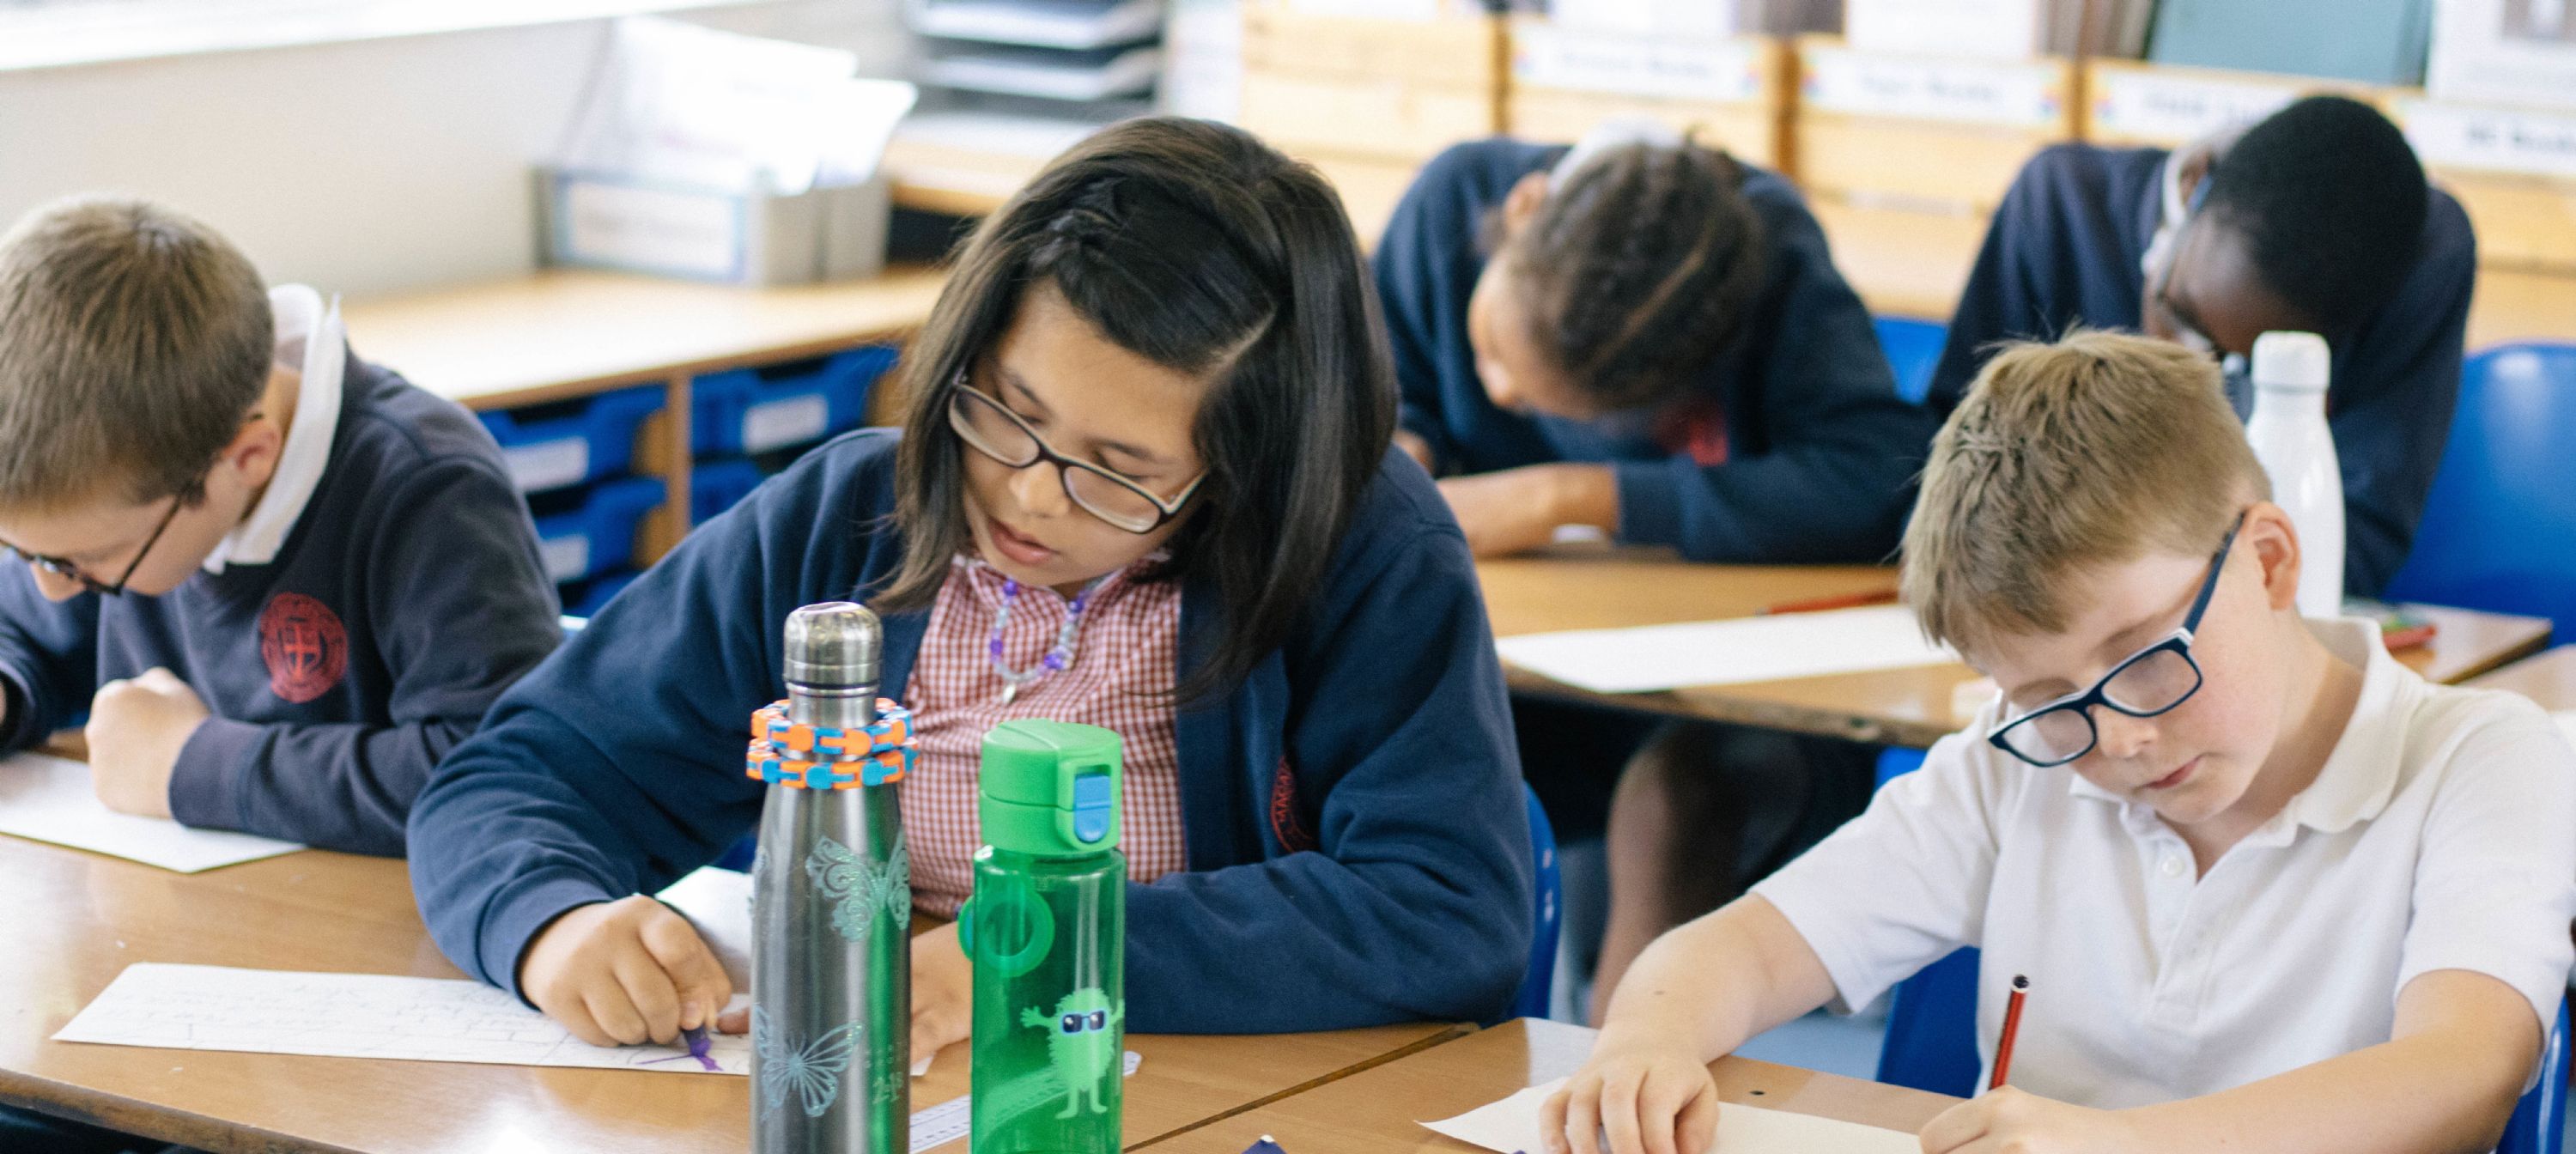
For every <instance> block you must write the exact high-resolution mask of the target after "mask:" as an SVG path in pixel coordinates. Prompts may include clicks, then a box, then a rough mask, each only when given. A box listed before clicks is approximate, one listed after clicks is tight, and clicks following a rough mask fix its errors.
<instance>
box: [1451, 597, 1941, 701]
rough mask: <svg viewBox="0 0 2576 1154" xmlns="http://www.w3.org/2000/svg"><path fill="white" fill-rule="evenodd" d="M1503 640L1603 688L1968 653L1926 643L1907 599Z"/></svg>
mask: <svg viewBox="0 0 2576 1154" xmlns="http://www.w3.org/2000/svg"><path fill="white" fill-rule="evenodd" d="M1494 644H1495V648H1497V649H1499V650H1500V651H1501V652H1502V655H1503V660H1505V661H1508V662H1510V663H1512V664H1514V665H1517V666H1520V667H1521V668H1523V669H1526V670H1529V671H1530V672H1532V673H1537V674H1541V675H1543V676H1546V677H1550V678H1554V679H1555V680H1558V681H1562V682H1564V683H1566V684H1567V685H1571V686H1574V687H1576V688H1578V689H1588V690H1591V691H1592V692H1594V693H1647V692H1654V691H1657V690H1665V689H1680V688H1683V687H1685V686H1691V685H1732V684H1740V683H1743V682H1749V681H1779V680H1782V679H1785V678H1791V677H1815V676H1820V675H1822V674H1828V673H1861V672H1866V671H1869V670H1875V669H1904V668H1907V667H1910V666H1917V665H1945V664H1948V663H1950V662H1953V661H1956V660H1958V655H1957V654H1955V653H1952V652H1951V651H1950V650H1949V649H1948V648H1946V647H1943V646H1938V645H1934V644H1932V643H1931V642H1929V641H1925V640H1924V639H1923V631H1922V629H1921V628H1920V627H1918V626H1917V625H1916V624H1915V622H1914V613H1913V611H1912V610H1909V609H1907V608H1905V607H1904V606H1902V605H1877V606H1868V607H1864V608H1859V609H1835V610H1829V611H1826V612H1822V613H1781V614H1777V615H1772V616H1764V617H1739V618H1735V619H1733V620H1730V621H1698V622H1691V623H1688V624H1682V625H1646V626H1639V627H1637V628H1633V629H1579V630H1574V631H1571V632H1565V633H1529V634H1523V635H1521V636H1519V637H1506V638H1503V639H1502V640H1500V641H1497V642H1495V643H1494Z"/></svg>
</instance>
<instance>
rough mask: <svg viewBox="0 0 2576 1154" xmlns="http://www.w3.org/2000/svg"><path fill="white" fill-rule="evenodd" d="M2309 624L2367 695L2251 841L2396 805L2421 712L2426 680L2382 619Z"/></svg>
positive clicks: (2143, 810)
mask: <svg viewBox="0 0 2576 1154" xmlns="http://www.w3.org/2000/svg"><path fill="white" fill-rule="evenodd" d="M2302 624H2305V625H2306V626H2307V627H2308V632H2309V633H2311V634H2314V635H2315V636H2316V639H2317V640H2318V641H2319V642H2320V643H2322V644H2324V645H2325V647H2326V648H2327V649H2328V650H2331V651H2332V652H2333V653H2334V655H2335V656H2336V657H2339V658H2342V659H2343V660H2345V661H2348V662H2351V663H2352V664H2355V665H2358V666H2360V667H2361V694H2360V696H2359V698H2357V699H2356V700H2355V701H2354V702H2353V708H2352V716H2351V717H2350V718H2349V719H2347V720H2346V721H2345V722H2344V727H2343V734H2342V736H2340V737H2337V738H2336V739H2335V747H2334V752H2333V753H2331V754H2328V755H2327V756H2326V764H2325V767H2324V768H2322V769H2320V770H2318V771H2317V778H2316V780H2315V781H2312V782H2309V783H2308V787H2307V788H2306V789H2303V790H2300V791H2299V792H2298V794H2297V795H2296V796H2294V797H2292V798H2291V799H2290V802H2289V804H2288V805H2286V806H2283V807H2282V809H2281V812H2280V813H2277V814H2274V815H2273V816H2272V820H2270V821H2267V822H2265V823H2263V825H2262V826H2261V827H2259V828H2258V829H2256V830H2255V831H2254V832H2253V833H2252V834H2249V835H2247V836H2246V841H2247V842H2249V843H2257V844H2260V843H2286V842H2287V841H2288V840H2289V836H2290V834H2291V833H2292V832H2293V831H2294V830H2295V829H2296V828H2297V827H2299V826H2306V827H2308V828H2310V829H2313V830H2317V831H2318V832H2321V833H2341V832H2343V831H2344V830H2347V829H2350V828H2352V827H2353V826H2354V825H2357V824H2359V823H2361V822H2365V821H2368V820H2370V819H2372V818H2375V817H2377V816H2379V814H2380V811H2382V810H2384V809H2386V808H2388V799H2389V797H2390V796H2391V795H2393V794H2394V793H2395V792H2396V789H2397V776H2398V769H2399V765H2398V759H2399V757H2400V756H2401V755H2402V754H2403V753H2404V751H2405V748H2406V740H2405V736H2406V735H2405V732H2404V731H2405V726H2406V721H2407V718H2408V717H2409V716H2411V715H2412V713H2413V710H2412V708H2411V706H2410V705H2409V703H2408V700H2407V699H2408V698H2409V697H2410V696H2411V695H2412V694H2413V692H2414V691H2416V690H2418V689H2420V688H2421V685H2422V682H2423V680H2424V679H2423V676H2422V675H2420V674H2418V673H2416V672H2415V671H2414V670H2412V669H2408V668H2406V667H2405V666H2404V665H2402V664H2399V663H2398V660H2397V659H2396V658H2394V657H2391V656H2389V654H2388V647H2387V646H2386V645H2384V644H2382V643H2381V641H2380V630H2379V623H2378V622H2375V621H2372V620H2369V619H2368V618H2362V617H2337V618H2333V619H2330V620H2314V619H2310V620H2306V621H2303V622H2302ZM2067 776H2068V778H2069V779H2070V780H2071V783H2072V784H2070V785H2068V786H2067V792H2069V793H2072V794H2074V795H2075V796H2077V797H2084V798H2092V799H2094V800H2097V801H2107V802H2110V803H2112V804H2114V805H2119V806H2123V807H2124V808H2125V809H2126V811H2127V812H2126V813H2125V814H2124V816H2125V817H2127V818H2128V819H2129V820H2130V823H2131V824H2132V825H2133V826H2134V825H2139V824H2142V823H2143V824H2152V823H2154V822H2155V821H2157V818H2156V816H2155V811H2154V808H2153V807H2151V806H2149V805H2147V804H2146V803H2144V802H2133V801H2130V800H2128V799H2125V798H2122V797H2120V796H2119V795H2117V794H2114V793H2112V792H2110V791H2109V790H2105V789H2103V788H2101V787H2100V786H2097V785H2094V784H2093V783H2092V782H2089V781H2086V780H2084V779H2083V778H2082V777H2080V776H2077V775H2075V774H2073V773H2071V772H2070V773H2069V774H2068V775H2067Z"/></svg>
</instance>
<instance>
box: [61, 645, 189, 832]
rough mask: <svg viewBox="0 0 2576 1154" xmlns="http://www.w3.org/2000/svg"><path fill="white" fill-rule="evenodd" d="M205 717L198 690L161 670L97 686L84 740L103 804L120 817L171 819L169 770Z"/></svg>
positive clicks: (93, 779) (156, 668) (150, 670)
mask: <svg viewBox="0 0 2576 1154" xmlns="http://www.w3.org/2000/svg"><path fill="white" fill-rule="evenodd" d="M207 716H208V712H207V709H206V703H205V702H204V701H202V700H200V699H199V698H198V697H197V691H196V690H193V689H190V688H188V683H187V682H184V681H181V680H179V677H178V675H177V674H174V673H172V672H170V671H169V670H167V669H163V668H160V667H159V666H155V667H153V668H151V669H149V670H146V671H145V672H143V673H142V674H141V675H140V676H136V677H133V678H129V679H125V680H121V681H111V682H108V683H107V684H105V685H102V686H99V687H98V695H97V696H95V697H92V698H91V699H90V703H89V725H88V727H87V728H85V729H83V730H82V736H83V737H85V738H87V739H88V741H89V772H90V777H91V780H92V782H93V783H94V784H95V785H96V787H97V789H98V800H99V802H100V804H103V805H105V806H106V807H107V808H109V809H112V810H115V811H117V812H119V813H131V814H140V815H142V816H144V817H168V816H170V771H171V770H172V769H173V768H175V767H176V766H177V765H178V764H179V751H180V750H181V749H182V748H185V747H186V746H187V744H188V737H189V735H191V734H194V733H196V732H197V727H198V726H199V725H201V724H204V722H205V720H206V718H207Z"/></svg>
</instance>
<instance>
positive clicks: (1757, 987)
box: [1601, 897, 1834, 1061]
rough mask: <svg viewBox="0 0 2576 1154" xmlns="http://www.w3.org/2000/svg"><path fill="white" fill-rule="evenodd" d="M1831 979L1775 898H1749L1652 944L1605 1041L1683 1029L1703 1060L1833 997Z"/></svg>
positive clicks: (1613, 1006)
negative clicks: (1772, 899) (1772, 900)
mask: <svg viewBox="0 0 2576 1154" xmlns="http://www.w3.org/2000/svg"><path fill="white" fill-rule="evenodd" d="M1833 995H1834V987H1833V980H1832V978H1831V977H1830V976H1829V975H1828V974H1827V973H1826V972H1825V966H1824V962H1823V961H1822V960H1820V959H1818V958H1817V957H1816V953H1815V951H1814V950H1813V949H1811V948H1809V947H1808V945H1807V942H1806V939H1804V938H1802V937H1799V936H1798V931H1797V930H1796V928H1794V927H1792V926H1791V925H1790V924H1789V919H1787V918H1786V917H1783V916H1781V914H1780V911H1779V910H1778V909H1776V908H1774V907H1773V906H1772V905H1771V903H1770V902H1768V901H1765V900H1763V899H1762V898H1759V897H1745V898H1740V899H1737V900H1736V901H1733V902H1730V903H1728V904H1727V905H1726V906H1725V907H1724V908H1722V909H1720V910H1718V911H1717V912H1715V913H1712V914H1708V915H1706V916H1703V917H1701V918H1699V919H1697V920H1695V921H1692V922H1689V923H1687V924H1685V925H1683V926H1681V927H1679V928H1677V929H1674V930H1673V931H1672V932H1670V933H1667V934H1665V935H1664V936H1663V937H1660V938H1657V939H1655V943H1654V944H1653V945H1651V946H1648V947H1647V948H1646V952H1645V953H1643V954H1640V955H1638V956H1637V961H1636V964H1635V965H1633V966H1631V967H1630V968H1629V970H1628V973H1627V976H1626V977H1625V978H1624V979H1622V980H1621V981H1620V983H1619V989H1618V992H1617V993H1616V994H1615V995H1613V996H1612V998H1611V1000H1610V1013H1609V1016H1608V1019H1607V1020H1606V1021H1605V1022H1604V1023H1603V1025H1602V1030H1601V1034H1602V1038H1601V1044H1602V1046H1603V1047H1604V1048H1608V1047H1610V1046H1612V1045H1613V1044H1615V1043H1618V1042H1622V1041H1625V1040H1628V1039H1631V1038H1638V1037H1644V1036H1649V1035H1663V1036H1667V1037H1669V1036H1672V1035H1674V1034H1675V1033H1676V1032H1678V1033H1679V1034H1680V1036H1681V1037H1684V1038H1686V1039H1688V1041H1689V1042H1690V1043H1691V1044H1692V1045H1693V1046H1695V1047H1696V1048H1697V1049H1698V1051H1699V1054H1700V1059H1701V1060H1702V1061H1714V1060H1716V1059H1717V1058H1719V1057H1721V1056H1724V1055H1726V1054H1729V1053H1733V1052H1734V1050H1735V1048H1736V1047H1738V1046H1741V1045H1743V1044H1744V1042H1745V1040H1746V1039H1749V1038H1751V1037H1753V1036H1754V1035H1755V1034H1759V1033H1761V1032H1762V1031H1764V1030H1768V1029H1770V1028H1771V1027H1773V1026H1777V1025H1779V1024H1780V1023H1782V1022H1786V1021H1788V1020H1790V1019H1792V1018H1795V1017H1797V1016H1798V1015H1800V1014H1804V1013H1806V1012H1807V1011H1809V1010H1812V1009H1815V1008H1816V1007H1818V1006H1821V1005H1823V1004H1825V1003H1826V1002H1827V1001H1829V1000H1831V999H1832V997H1833Z"/></svg>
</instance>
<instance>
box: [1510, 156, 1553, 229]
mask: <svg viewBox="0 0 2576 1154" xmlns="http://www.w3.org/2000/svg"><path fill="white" fill-rule="evenodd" d="M1546 203H1547V173H1545V172H1543V171H1542V172H1533V173H1530V174H1529V175H1527V176H1524V177H1522V178H1520V179H1519V180H1517V181H1514V182H1513V183H1512V190H1511V191H1510V192H1509V193H1506V194H1504V196H1503V231H1504V233H1505V234H1507V235H1508V234H1513V233H1518V232H1519V231H1520V230H1522V229H1523V228H1526V227H1528V226H1529V222H1531V221H1533V220H1536V219H1538V210H1539V206H1541V205H1543V204H1546Z"/></svg>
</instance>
